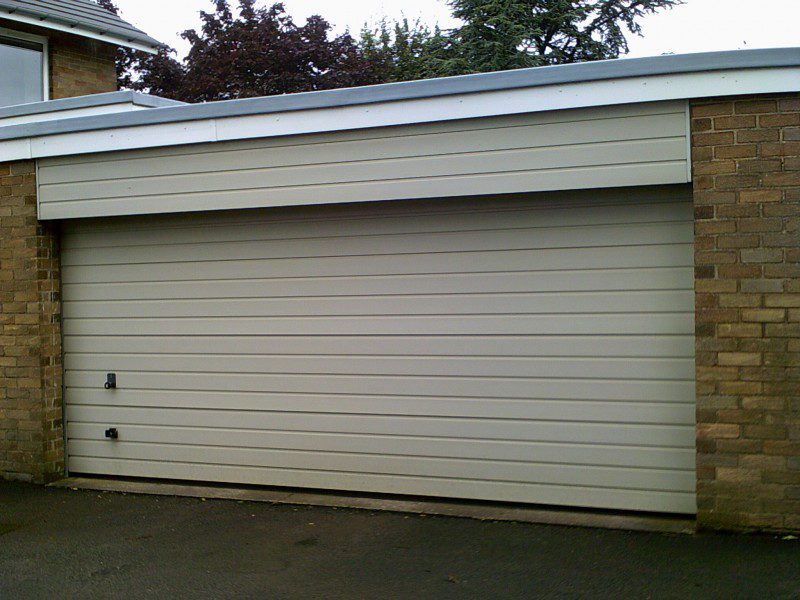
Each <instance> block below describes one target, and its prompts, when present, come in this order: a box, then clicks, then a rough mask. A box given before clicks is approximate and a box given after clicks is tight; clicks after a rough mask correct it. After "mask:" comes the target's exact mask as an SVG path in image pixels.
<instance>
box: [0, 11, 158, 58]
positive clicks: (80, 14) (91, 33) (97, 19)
mask: <svg viewBox="0 0 800 600" xmlns="http://www.w3.org/2000/svg"><path fill="white" fill-rule="evenodd" d="M0 18H2V19H8V20H10V21H17V22H20V23H27V24H30V25H36V26H37V27H43V28H45V29H53V30H56V31H66V32H68V33H73V34H75V35H80V36H83V37H89V38H93V39H98V40H101V41H104V42H109V43H111V44H116V45H119V46H125V47H128V48H134V49H136V50H143V51H145V52H150V53H153V52H155V51H156V50H157V48H158V47H159V46H160V45H161V43H160V42H159V41H158V40H156V39H154V38H152V37H150V36H149V35H147V34H146V33H145V32H144V31H142V30H141V29H138V28H136V27H134V26H133V25H131V24H130V23H128V22H127V21H124V20H122V19H121V18H120V17H119V16H118V15H115V14H114V13H112V12H109V11H107V10H106V9H104V8H101V7H100V6H98V5H97V4H96V3H94V2H93V1H92V0H0Z"/></svg>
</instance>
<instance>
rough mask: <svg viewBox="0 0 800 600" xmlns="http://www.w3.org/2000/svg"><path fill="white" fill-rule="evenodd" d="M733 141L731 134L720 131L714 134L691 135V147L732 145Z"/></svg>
mask: <svg viewBox="0 0 800 600" xmlns="http://www.w3.org/2000/svg"><path fill="white" fill-rule="evenodd" d="M734 141H735V139H734V135H733V132H730V131H722V132H715V133H697V134H694V135H692V145H693V146H717V145H720V144H726V145H729V144H733V143H734Z"/></svg>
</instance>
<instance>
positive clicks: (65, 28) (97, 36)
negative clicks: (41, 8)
mask: <svg viewBox="0 0 800 600" xmlns="http://www.w3.org/2000/svg"><path fill="white" fill-rule="evenodd" d="M0 18H2V19H6V20H8V21H16V22H17V23H25V24H26V25H34V26H36V27H41V28H43V29H50V30H53V31H61V32H64V33H71V34H73V35H77V36H80V37H85V38H90V39H93V40H98V41H100V42H106V43H108V44H113V45H115V46H124V47H125V48H131V49H132V50H141V51H142V52H147V53H148V54H158V45H157V44H155V43H154V44H152V45H151V44H144V43H142V42H138V41H135V40H131V39H126V38H125V37H121V36H116V35H112V34H105V33H100V32H98V31H93V30H92V29H89V28H87V27H80V26H78V25H68V24H66V23H60V22H58V21H54V20H51V19H43V18H41V17H35V16H28V15H26V14H23V13H22V12H21V11H19V10H13V11H12V10H8V9H6V8H0ZM153 41H154V42H155V41H156V40H153Z"/></svg>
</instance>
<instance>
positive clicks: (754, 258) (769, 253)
mask: <svg viewBox="0 0 800 600" xmlns="http://www.w3.org/2000/svg"><path fill="white" fill-rule="evenodd" d="M739 255H740V257H741V260H742V262H743V263H779V262H782V261H783V250H782V249H780V248H745V249H743V250H741V251H740V252H739Z"/></svg>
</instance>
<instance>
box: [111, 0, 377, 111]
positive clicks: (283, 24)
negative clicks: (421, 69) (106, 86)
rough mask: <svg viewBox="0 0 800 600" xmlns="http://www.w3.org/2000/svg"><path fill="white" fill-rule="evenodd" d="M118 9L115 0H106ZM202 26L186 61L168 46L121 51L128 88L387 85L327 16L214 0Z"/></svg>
mask: <svg viewBox="0 0 800 600" xmlns="http://www.w3.org/2000/svg"><path fill="white" fill-rule="evenodd" d="M98 2H99V3H100V4H101V5H102V6H104V7H105V8H107V9H109V10H112V12H115V13H116V12H117V9H116V6H114V5H113V3H112V2H111V0H98ZM200 18H201V20H202V27H201V28H200V30H199V31H197V30H194V29H190V30H187V31H184V32H183V33H182V34H181V36H182V37H183V38H184V39H185V40H187V41H189V42H190V43H191V49H190V50H189V54H188V55H187V56H186V58H185V59H184V61H183V62H182V63H179V62H178V61H176V60H175V59H174V58H173V54H174V52H175V51H174V50H173V49H172V48H169V47H167V46H164V47H162V48H161V49H159V52H158V54H156V55H150V54H147V53H144V52H137V51H132V50H125V49H120V50H119V51H118V54H117V75H118V80H119V84H120V87H124V88H128V89H134V90H138V91H144V92H148V93H151V94H156V95H159V96H164V97H167V98H174V99H176V100H182V101H184V102H208V101H213V100H231V99H236V98H248V97H253V96H270V95H276V94H287V93H294V92H305V91H312V90H325V89H333V88H338V87H351V86H358V85H368V84H371V83H380V81H381V79H380V77H378V75H377V73H376V71H375V70H374V69H373V68H372V66H371V63H370V62H369V61H367V60H365V59H364V56H363V54H362V52H361V49H360V48H359V46H358V44H357V43H356V41H355V40H354V39H353V38H352V37H351V36H350V35H349V34H348V33H345V34H342V35H338V36H332V35H331V30H332V28H331V25H330V24H329V23H328V22H327V21H325V20H324V19H323V18H322V17H320V16H316V15H315V16H312V17H309V18H308V19H307V21H306V23H305V25H303V26H298V25H297V24H295V22H294V21H293V20H292V18H291V17H290V16H289V15H288V14H287V13H286V11H285V9H284V6H283V4H281V3H276V4H273V5H272V6H269V7H256V4H255V0H238V14H237V15H234V12H233V11H232V10H231V7H230V4H229V2H228V0H214V11H213V12H205V11H202V12H201V13H200Z"/></svg>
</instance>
